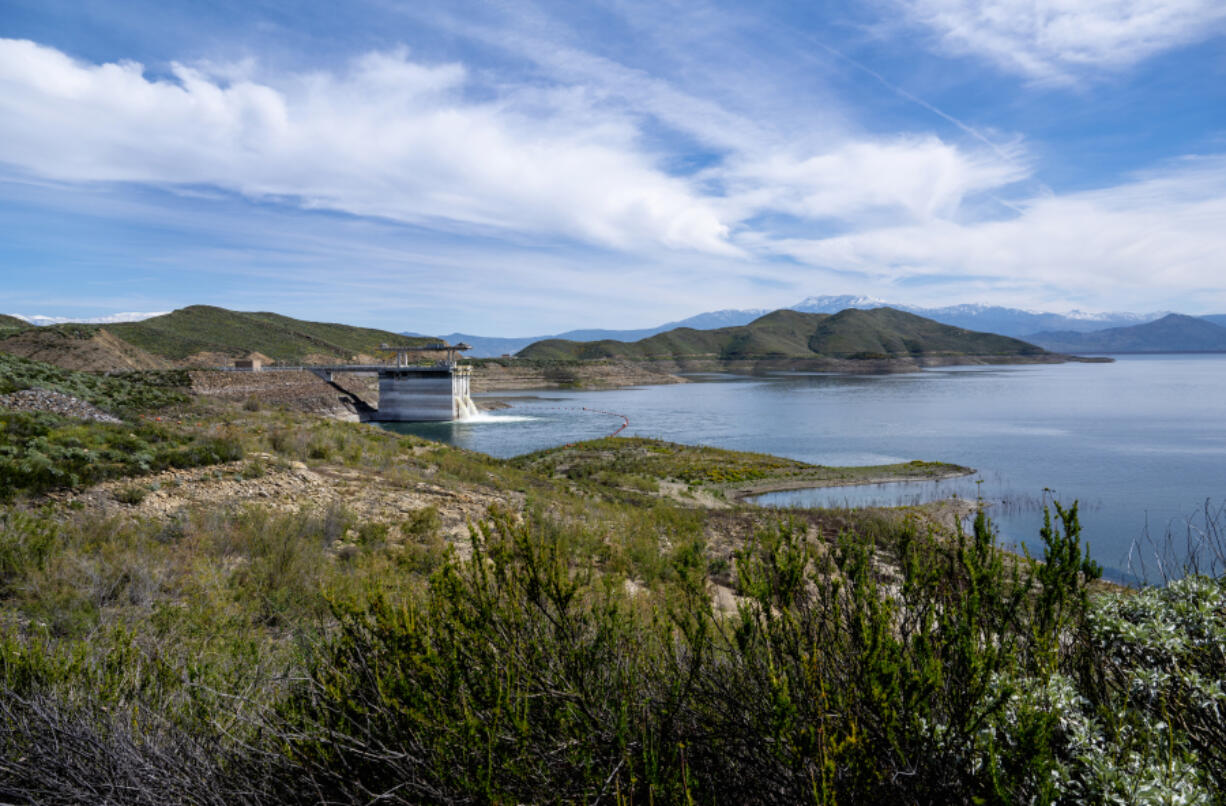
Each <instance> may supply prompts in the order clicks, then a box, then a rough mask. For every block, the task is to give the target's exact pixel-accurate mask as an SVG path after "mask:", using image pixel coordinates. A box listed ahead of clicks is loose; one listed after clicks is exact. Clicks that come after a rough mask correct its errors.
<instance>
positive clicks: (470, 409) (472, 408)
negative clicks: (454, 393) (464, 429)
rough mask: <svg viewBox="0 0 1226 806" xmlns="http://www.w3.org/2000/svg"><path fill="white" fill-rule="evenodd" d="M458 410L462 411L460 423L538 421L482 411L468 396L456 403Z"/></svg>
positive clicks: (520, 416) (533, 418)
mask: <svg viewBox="0 0 1226 806" xmlns="http://www.w3.org/2000/svg"><path fill="white" fill-rule="evenodd" d="M456 408H458V409H459V411H460V416H459V417H457V418H456V422H458V423H526V422H529V421H531V420H535V419H537V418H536V417H525V416H522V415H515V414H490V413H489V412H484V411H481V409H479V408H477V404H476V403H473V399H472V398H471V397H469V396H468V395H467V394H465V395H464V396H463V397H461V398H460V399H459V400H458V401H456Z"/></svg>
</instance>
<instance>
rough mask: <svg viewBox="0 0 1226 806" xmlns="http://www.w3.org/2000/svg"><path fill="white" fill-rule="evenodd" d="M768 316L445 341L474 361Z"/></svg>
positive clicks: (459, 336)
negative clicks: (543, 345)
mask: <svg viewBox="0 0 1226 806" xmlns="http://www.w3.org/2000/svg"><path fill="white" fill-rule="evenodd" d="M765 313H767V310H766V309H759V308H753V309H746V310H734V309H728V310H723V311H708V312H707V313H700V314H698V315H696V316H691V317H689V318H688V319H681V320H679V321H676V322H666V323H664V324H662V325H658V326H656V327H648V328H638V329H635V330H599V329H588V330H568V331H566V332H565V333H555V334H550V335H542V336H519V337H499V336H477V335H475V334H472V333H448V334H447V335H446V336H443V337H442V338H443V339H445V340H446V341H447V342H448V343H449V344H457V343H459V342H464V343H465V344H468V345H471V346H472V350H470V351H469V352H468V353H467V355H470V356H473V357H474V358H480V357H493V356H500V355H514V354H515V353H518V352H519V351H520V350H522V349H524V348H525V347H527V346H528V345H529V344H534V343H536V342H538V341H545V340H549V339H561V340H563V341H607V340H616V341H623V342H630V341H637V340H639V339H645V338H647V337H649V336H654V335H656V334H657V333H663V332H665V331H668V330H674V329H676V328H679V327H689V328H694V329H695V330H710V329H713V328H720V327H730V326H733V325H745V324H748V323H750V322H752V321H753V320H754V319H757V318H758V317H759V316H762V315H763V314H765ZM404 335H406V336H420V335H421V334H419V333H405V334H404Z"/></svg>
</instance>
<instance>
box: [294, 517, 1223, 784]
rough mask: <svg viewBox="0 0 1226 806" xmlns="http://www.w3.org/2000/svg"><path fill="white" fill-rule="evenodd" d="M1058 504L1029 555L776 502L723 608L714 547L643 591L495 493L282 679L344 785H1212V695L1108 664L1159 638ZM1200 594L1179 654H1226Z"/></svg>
mask: <svg viewBox="0 0 1226 806" xmlns="http://www.w3.org/2000/svg"><path fill="white" fill-rule="evenodd" d="M1059 514H1060V518H1059V522H1058V524H1057V525H1056V526H1055V527H1051V526H1049V528H1048V529H1046V530H1045V533H1044V537H1045V540H1046V544H1047V551H1046V559H1047V564H1046V565H1045V566H1044V568H1043V569H1041V570H1040V571H1039V573H1037V574H1035V575H1034V576H1033V578H1032V577H1030V576H1024V575H1022V574H1021V573H1020V571H1019V567H1018V566H1017V565H1016V564H1009V563H1006V562H1005V558H1004V557H1003V556H1002V555H1001V554H1000V553H999V552H997V551H996V550H995V546H994V541H993V537H992V534H991V531H990V529H989V527H988V524H987V523H986V521H985V520H984V519H983V518H982V517H981V518H980V519H979V520H978V521H977V522H976V525H975V529H974V532H973V534H971V535H968V536H965V537H963V538H962V539H961V540H960V541H959V542H958V544H957V545H956V546H953V547H950V546H945V545H942V544H941V543H939V542H938V541H937V540H935V539H934V538H933V537H932V536H931V535H929V534H924V533H921V532H917V531H916V530H915V529H914V528H913V527H903V528H901V529H898V530H896V531H895V532H893V533H892V534H889V535H885V536H883V538H884V539H882V540H881V541H878V542H872V541H866V540H864V539H863V536H858V537H857V536H853V535H842V536H840V537H839V539H837V540H836V541H834V543H833V544H832V545H830V546H829V547H823V548H822V549H820V550H819V548H818V547H817V546H815V545H814V544H812V543H810V542H807V541H806V540H804V539H803V536H802V535H800V534H798V533H797V532H796V531H794V530H792V529H790V528H787V527H784V528H781V529H780V530H778V531H775V532H772V533H769V534H764V535H762V536H761V538H760V540H759V542H758V543H757V544H756V545H754V546H751V547H749V548H748V549H746V550H745V551H744V552H743V553H742V554H741V556H740V557H739V560H738V572H739V592H740V594H741V595H742V597H743V598H742V599H741V601H740V603H739V605H738V607H737V611H736V613H735V614H734V615H732V617H731V618H730V619H729V618H725V617H724V616H721V615H719V614H718V613H716V612H714V611H713V610H712V608H711V606H710V604H709V598H708V594H707V592H706V591H705V589H704V580H703V578H702V574H701V571H700V568H699V566H700V562H699V560H698V559H697V557H696V556H691V557H687V556H686V555H685V554H684V553H681V554H679V555H677V558H676V564H677V576H676V579H677V582H676V584H675V585H673V586H672V587H671V589H670V590H669V591H668V593H667V595H666V596H664V597H663V599H662V600H659V601H656V602H653V603H651V604H648V603H647V602H644V601H639V600H637V599H636V598H634V597H632V596H628V595H627V594H626V592H625V588H623V587H622V586H619V585H617V584H614V583H613V582H612V581H611V580H609V579H607V578H603V577H601V576H599V575H596V574H594V573H593V571H592V569H591V568H588V567H585V566H584V565H583V563H582V562H579V563H578V564H576V563H575V562H574V561H575V559H577V558H574V557H571V556H568V553H567V550H566V546H565V542H564V540H562V541H559V540H557V539H553V540H543V539H541V536H540V535H539V534H538V533H537V530H536V529H535V528H534V527H531V526H522V525H515V524H512V523H511V522H509V521H507V520H500V521H496V522H495V524H494V525H493V527H492V528H491V529H490V530H488V531H486V532H483V534H482V535H481V536H480V538H479V539H478V540H477V542H476V549H475V551H474V555H473V558H472V559H471V560H470V561H466V562H460V561H454V560H453V561H452V562H451V563H449V564H448V565H447V566H446V567H445V568H444V569H443V570H442V571H441V572H440V573H439V574H438V575H437V576H436V577H435V578H434V580H433V583H432V585H431V589H430V591H429V594H428V595H427V596H426V598H425V600H424V601H419V602H410V603H407V604H404V605H393V604H391V603H389V602H387V601H386V600H383V599H376V600H375V601H374V602H373V603H371V604H368V605H365V606H352V605H338V606H337V608H336V613H337V616H338V619H339V621H340V631H339V634H338V635H337V636H336V638H335V639H334V640H333V641H332V642H331V643H330V644H329V645H328V646H327V647H325V648H324V649H323V650H322V651H321V652H320V653H319V654H318V655H316V656H315V658H314V660H313V662H312V664H311V667H310V673H309V675H308V678H309V684H307V685H304V686H301V687H299V689H298V690H297V691H296V692H295V693H294V694H293V696H292V697H291V698H290V699H289V700H288V701H287V702H286V703H285V704H284V705H283V706H282V710H281V713H282V715H283V716H284V718H285V719H286V720H287V722H286V723H285V724H286V725H288V726H290V727H289V728H287V729H285V730H284V731H283V736H285V737H286V744H285V749H286V753H287V755H288V757H289V758H290V759H291V760H292V763H293V764H294V765H295V766H296V767H297V768H299V769H300V770H303V771H306V772H307V774H308V776H309V777H310V779H311V780H313V781H315V782H316V784H317V785H318V786H319V787H320V789H321V791H322V792H323V793H324V794H325V797H327V798H334V799H337V800H340V801H359V800H361V801H365V800H369V799H377V798H385V799H391V800H396V801H403V802H421V801H439V802H537V801H540V800H542V799H548V800H557V801H559V802H599V801H602V800H603V801H606V802H626V803H637V802H644V803H646V802H701V803H716V802H719V803H797V802H823V803H824V802H845V803H846V802H851V803H870V802H871V803H877V802H880V803H917V802H919V803H955V802H971V801H986V802H1013V801H1026V802H1040V803H1049V802H1078V803H1080V802H1103V801H1122V802H1141V801H1145V800H1154V801H1155V802H1169V801H1170V800H1172V799H1174V800H1178V801H1180V802H1210V801H1211V800H1213V799H1214V798H1217V799H1218V800H1220V798H1221V793H1222V791H1223V790H1222V788H1221V783H1222V782H1221V777H1220V776H1221V759H1220V757H1219V756H1218V755H1217V754H1220V750H1218V749H1211V748H1210V747H1209V743H1210V742H1211V741H1213V740H1214V737H1218V736H1220V731H1221V730H1222V725H1223V718H1222V714H1221V712H1220V711H1214V710H1212V709H1209V710H1206V708H1205V707H1203V706H1202V705H1201V704H1200V703H1201V702H1202V701H1203V698H1202V700H1199V701H1197V702H1196V703H1193V702H1192V701H1191V700H1190V699H1188V698H1186V697H1185V698H1184V699H1183V700H1180V699H1179V696H1178V695H1176V694H1174V693H1172V694H1171V695H1170V696H1165V697H1162V698H1159V699H1160V702H1159V701H1158V700H1155V699H1154V698H1153V697H1151V698H1150V699H1149V700H1148V701H1147V703H1139V702H1138V701H1137V693H1136V687H1135V685H1134V684H1133V682H1130V681H1128V680H1124V679H1123V678H1120V679H1108V677H1111V676H1112V675H1114V676H1117V677H1118V675H1120V674H1135V675H1140V676H1141V677H1142V678H1143V679H1149V675H1150V669H1151V665H1152V664H1151V661H1152V657H1151V656H1149V655H1146V656H1145V658H1146V660H1144V661H1139V660H1137V659H1136V658H1133V659H1131V660H1130V659H1125V658H1124V657H1123V656H1122V655H1120V654H1119V652H1120V651H1121V650H1120V645H1119V644H1118V642H1116V641H1115V640H1114V639H1113V638H1112V633H1111V628H1110V627H1109V625H1110V624H1118V622H1117V621H1113V620H1112V619H1111V618H1108V617H1107V616H1106V615H1104V614H1105V613H1107V612H1108V611H1109V610H1110V608H1111V607H1112V605H1111V604H1110V603H1108V604H1104V605H1101V606H1099V607H1097V608H1096V607H1091V605H1090V602H1089V597H1088V595H1087V591H1086V586H1087V583H1088V582H1089V581H1091V580H1092V579H1093V578H1094V576H1095V575H1096V569H1095V568H1094V566H1092V564H1090V563H1088V562H1087V561H1086V560H1085V558H1084V555H1083V552H1082V549H1081V546H1080V543H1079V540H1078V536H1077V535H1078V528H1077V514H1076V510H1075V508H1074V510H1073V511H1071V512H1067V513H1066V512H1063V511H1061V512H1060V513H1059ZM886 560H892V562H890V563H889V565H887V564H886V562H885V561H886ZM890 566H893V568H891V567H890ZM1188 584H1194V583H1188ZM1196 584H1200V585H1203V586H1208V587H1209V588H1213V589H1215V590H1217V591H1218V596H1219V597H1220V594H1221V587H1220V583H1217V582H1209V581H1203V580H1202V581H1201V582H1200V583H1196ZM1117 601H1120V600H1119V599H1115V598H1111V599H1109V600H1108V602H1117ZM1215 608H1216V609H1215ZM1199 612H1201V614H1202V618H1201V620H1200V621H1198V622H1196V623H1195V624H1193V623H1191V622H1188V621H1187V620H1186V619H1185V620H1184V621H1183V622H1182V623H1178V622H1177V623H1175V624H1171V623H1165V624H1164V629H1165V630H1166V632H1167V633H1168V636H1169V633H1170V632H1171V631H1172V630H1174V631H1178V630H1180V629H1183V630H1185V631H1186V632H1187V635H1188V637H1189V638H1190V639H1193V638H1194V637H1195V636H1199V639H1198V640H1200V641H1201V643H1202V644H1206V642H1207V644H1206V645H1208V646H1216V648H1217V649H1216V652H1217V654H1213V653H1214V650H1212V649H1210V650H1208V651H1207V652H1205V653H1201V654H1200V655H1198V658H1199V659H1200V661H1201V662H1202V664H1203V668H1201V669H1198V670H1195V672H1193V670H1192V669H1190V668H1185V669H1181V670H1180V673H1181V674H1183V673H1192V677H1187V675H1186V674H1185V676H1184V679H1185V680H1189V679H1190V680H1201V681H1217V682H1220V680H1221V677H1222V675H1223V673H1226V662H1223V659H1222V657H1221V652H1220V650H1221V646H1222V641H1223V639H1226V613H1224V612H1223V610H1222V608H1221V607H1220V605H1212V604H1208V605H1205V608H1203V609H1202V610H1201V611H1199ZM1166 615H1168V616H1169V615H1170V614H1166ZM1159 618H1160V619H1161V617H1159ZM1155 629H1156V628H1155ZM1164 640H1168V642H1169V639H1164ZM1110 647H1114V648H1115V649H1109V648H1110ZM1111 652H1115V653H1116V655H1114V656H1112V655H1111V654H1110V653H1111ZM1112 657H1117V658H1119V659H1118V660H1116V661H1114V662H1113V661H1112V660H1111V658H1112ZM1104 662H1106V665H1105V666H1104ZM1160 665H1161V664H1160ZM1105 668H1106V669H1109V670H1110V674H1108V675H1104V674H1103V669H1105ZM1124 670H1127V671H1126V672H1125V671H1124ZM1197 675H1199V676H1197ZM1210 675H1216V676H1212V677H1211V676H1210ZM1168 685H1173V686H1174V687H1175V688H1176V689H1177V690H1178V691H1179V692H1182V691H1184V689H1183V688H1182V684H1168ZM1206 687H1207V689H1206ZM1202 689H1205V690H1214V691H1216V689H1212V683H1209V682H1205V685H1204V686H1202ZM1201 693H1202V694H1204V691H1202V692H1201ZM1209 696H1212V695H1209ZM1214 731H1217V733H1214ZM1220 746H1221V745H1220V744H1218V745H1217V746H1216V747H1218V748H1220ZM1211 793H1216V794H1214V795H1211Z"/></svg>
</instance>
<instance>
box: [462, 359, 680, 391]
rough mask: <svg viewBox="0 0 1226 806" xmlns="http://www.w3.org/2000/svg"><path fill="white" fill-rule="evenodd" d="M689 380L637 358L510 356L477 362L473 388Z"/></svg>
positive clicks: (602, 385)
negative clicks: (551, 361) (539, 360)
mask: <svg viewBox="0 0 1226 806" xmlns="http://www.w3.org/2000/svg"><path fill="white" fill-rule="evenodd" d="M660 383H686V380H685V379H684V378H679V377H677V376H676V375H673V374H671V372H670V371H669V370H668V369H667V368H666V367H659V366H656V365H655V364H647V363H643V362H636V361H584V362H559V363H558V364H556V365H541V364H536V363H534V362H528V361H515V360H509V361H506V362H505V363H503V362H496V361H482V362H477V364H476V366H474V367H473V379H472V390H473V391H474V392H502V391H509V390H512V389H568V388H581V389H589V388H590V389H601V388H612V387H617V386H647V385H651V384H660Z"/></svg>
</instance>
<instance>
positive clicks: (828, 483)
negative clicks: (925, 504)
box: [725, 465, 976, 503]
mask: <svg viewBox="0 0 1226 806" xmlns="http://www.w3.org/2000/svg"><path fill="white" fill-rule="evenodd" d="M901 467H903V468H905V467H906V466H905V465H902V466H901ZM975 472H976V471H975V470H973V469H971V468H960V469H957V470H952V469H951V470H943V471H932V470H925V471H923V472H916V473H915V475H908V474H906V473H905V471H904V470H900V471H898V472H891V473H889V474H884V473H883V474H881V475H879V476H872V475H870V476H865V477H861V478H853V479H830V478H823V479H807V480H806V479H763V480H761V481H751V482H747V483H744V484H739V485H737V486H736V487H733V488H730V489H728V490H727V491H726V493H725V495H727V496H728V497H729V498H731V499H732V500H734V501H742V502H746V499H749V498H752V497H754V496H756V495H762V494H764V493H775V492H783V491H785V490H816V489H821V488H824V487H859V486H861V485H864V484H893V483H899V482H907V481H933V482H936V481H943V480H945V479H956V478H961V477H963V476H971V475H974V473H975ZM747 503H753V502H752V501H747Z"/></svg>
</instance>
